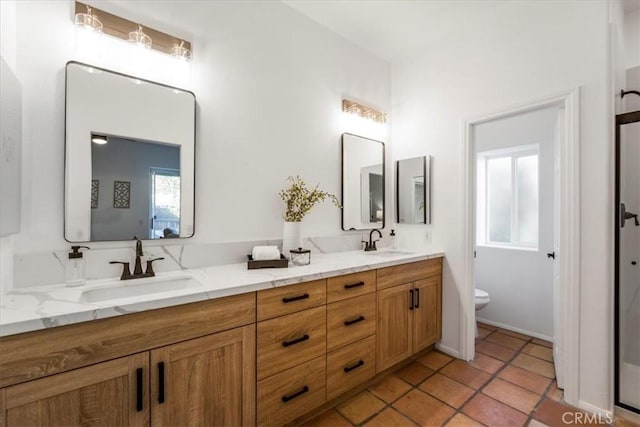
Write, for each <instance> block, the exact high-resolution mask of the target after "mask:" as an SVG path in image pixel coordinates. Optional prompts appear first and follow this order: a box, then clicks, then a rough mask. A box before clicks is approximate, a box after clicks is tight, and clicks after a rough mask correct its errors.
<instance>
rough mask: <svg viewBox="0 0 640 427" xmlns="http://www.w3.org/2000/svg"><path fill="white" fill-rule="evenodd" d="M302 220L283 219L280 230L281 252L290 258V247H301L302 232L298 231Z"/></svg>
mask: <svg viewBox="0 0 640 427" xmlns="http://www.w3.org/2000/svg"><path fill="white" fill-rule="evenodd" d="M301 225H302V222H300V221H298V222H292V221H285V222H284V229H283V231H282V254H283V255H284V256H286V257H287V258H291V253H290V252H289V251H290V250H291V249H298V248H301V247H302V234H301V232H300V229H301Z"/></svg>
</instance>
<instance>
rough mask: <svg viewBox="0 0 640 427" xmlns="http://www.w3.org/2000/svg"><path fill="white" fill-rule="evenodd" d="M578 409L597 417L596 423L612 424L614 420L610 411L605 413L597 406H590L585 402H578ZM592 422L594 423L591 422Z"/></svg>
mask: <svg viewBox="0 0 640 427" xmlns="http://www.w3.org/2000/svg"><path fill="white" fill-rule="evenodd" d="M578 408H580V409H584V410H585V411H587V412H591V413H592V414H596V415H598V419H596V420H595V422H596V423H600V424H613V421H614V420H613V412H612V411H607V410H606V409H602V408H600V407H598V406H595V405H592V404H591V403H589V402H585V401H584V400H578ZM592 422H594V421H593V420H592Z"/></svg>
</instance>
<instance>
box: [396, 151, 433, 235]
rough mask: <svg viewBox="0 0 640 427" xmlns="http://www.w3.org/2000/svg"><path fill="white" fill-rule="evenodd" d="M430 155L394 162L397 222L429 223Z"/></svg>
mask: <svg viewBox="0 0 640 427" xmlns="http://www.w3.org/2000/svg"><path fill="white" fill-rule="evenodd" d="M430 169H431V156H422V157H415V158H412V159H404V160H398V161H397V162H396V213H397V221H398V223H399V224H431V178H430Z"/></svg>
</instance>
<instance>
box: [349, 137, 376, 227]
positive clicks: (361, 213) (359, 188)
mask: <svg viewBox="0 0 640 427" xmlns="http://www.w3.org/2000/svg"><path fill="white" fill-rule="evenodd" d="M385 182H386V180H385V155H384V143H383V142H381V141H376V140H373V139H369V138H365V137H362V136H358V135H353V134H350V133H343V134H342V229H343V230H345V231H348V230H369V229H372V228H384V223H385V206H384V204H385V203H384V202H385Z"/></svg>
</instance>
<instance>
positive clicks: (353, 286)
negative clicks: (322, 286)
mask: <svg viewBox="0 0 640 427" xmlns="http://www.w3.org/2000/svg"><path fill="white" fill-rule="evenodd" d="M360 286H364V282H358V283H352V284H350V285H344V288H345V289H353V288H358V287H360Z"/></svg>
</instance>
